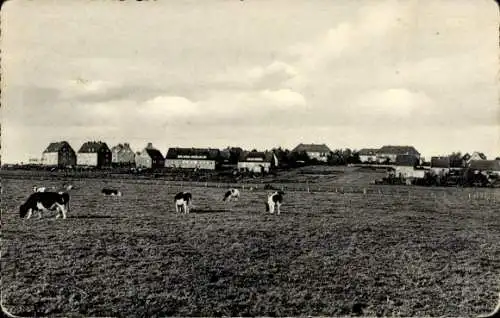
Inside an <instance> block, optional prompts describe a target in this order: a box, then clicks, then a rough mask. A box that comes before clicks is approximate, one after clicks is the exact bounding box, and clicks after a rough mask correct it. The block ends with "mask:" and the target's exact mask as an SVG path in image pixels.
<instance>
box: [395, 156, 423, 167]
mask: <svg viewBox="0 0 500 318" xmlns="http://www.w3.org/2000/svg"><path fill="white" fill-rule="evenodd" d="M418 162H419V160H418V158H417V157H415V155H397V156H396V165H397V166H409V167H414V166H416V165H418Z"/></svg>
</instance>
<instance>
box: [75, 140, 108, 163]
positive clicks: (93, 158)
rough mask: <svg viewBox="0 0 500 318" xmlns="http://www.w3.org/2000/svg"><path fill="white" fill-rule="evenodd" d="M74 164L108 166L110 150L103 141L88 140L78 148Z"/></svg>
mask: <svg viewBox="0 0 500 318" xmlns="http://www.w3.org/2000/svg"><path fill="white" fill-rule="evenodd" d="M76 164H77V165H79V166H91V167H98V168H101V167H109V166H111V150H110V149H109V148H108V145H106V143H105V142H102V141H88V142H86V143H84V144H83V145H82V146H81V147H80V150H78V153H77V154H76Z"/></svg>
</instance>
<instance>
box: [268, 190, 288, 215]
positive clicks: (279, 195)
mask: <svg viewBox="0 0 500 318" xmlns="http://www.w3.org/2000/svg"><path fill="white" fill-rule="evenodd" d="M284 195H285V193H284V192H283V191H276V192H273V193H271V194H270V195H268V196H267V202H266V212H270V213H271V214H273V213H274V209H275V208H276V212H277V214H278V215H279V214H280V206H281V204H283V196H284Z"/></svg>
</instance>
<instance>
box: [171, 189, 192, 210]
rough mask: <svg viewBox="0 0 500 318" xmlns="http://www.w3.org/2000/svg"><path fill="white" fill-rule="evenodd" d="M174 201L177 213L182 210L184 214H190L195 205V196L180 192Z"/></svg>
mask: <svg viewBox="0 0 500 318" xmlns="http://www.w3.org/2000/svg"><path fill="white" fill-rule="evenodd" d="M174 201H175V212H177V213H179V211H180V210H181V211H182V212H183V213H185V214H188V213H189V208H190V206H191V205H192V203H193V196H192V195H191V193H189V192H179V193H177V194H176V195H175V198H174Z"/></svg>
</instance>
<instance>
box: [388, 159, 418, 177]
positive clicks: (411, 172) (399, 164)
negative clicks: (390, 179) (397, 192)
mask: <svg viewBox="0 0 500 318" xmlns="http://www.w3.org/2000/svg"><path fill="white" fill-rule="evenodd" d="M419 161H420V160H419V159H418V158H416V157H415V156H414V155H397V156H396V160H395V166H394V169H395V172H396V176H397V177H403V178H405V179H408V178H415V177H416V176H415V173H416V171H417V170H415V167H416V166H417V165H418V164H419Z"/></svg>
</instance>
